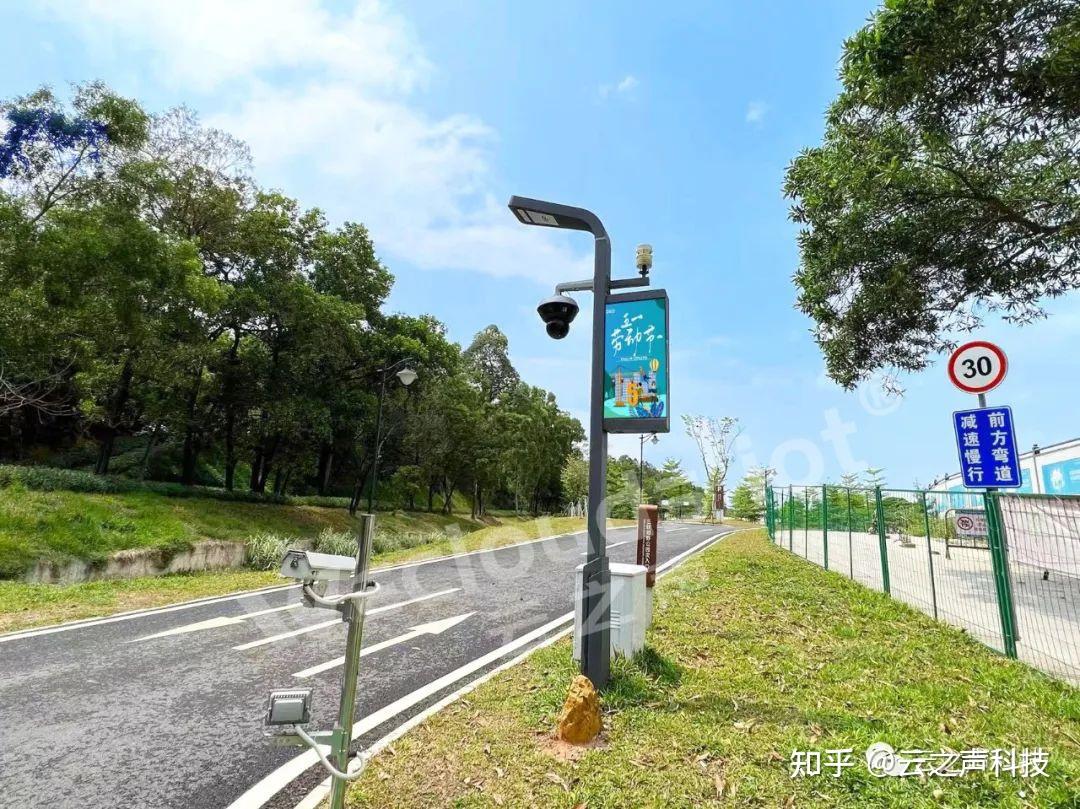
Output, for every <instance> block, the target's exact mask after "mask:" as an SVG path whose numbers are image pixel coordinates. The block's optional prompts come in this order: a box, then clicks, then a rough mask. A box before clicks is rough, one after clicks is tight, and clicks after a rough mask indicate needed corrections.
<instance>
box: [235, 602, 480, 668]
mask: <svg viewBox="0 0 1080 809" xmlns="http://www.w3.org/2000/svg"><path fill="white" fill-rule="evenodd" d="M460 589H461V588H460V587H451V588H450V589H449V590H440V591H439V592H437V593H429V594H428V595H425V596H418V597H416V598H410V599H409V600H408V601H399V602H397V603H396V604H386V605H384V606H382V607H376V608H375V609H369V610H368V611H367V612H366V613H365V614H366V615H377V614H378V613H380V612H387V611H388V610H396V609H400V608H401V607H407V606H409V605H410V604H417V603H419V602H421V601H427V600H428V599H430V598H438V597H439V596H445V595H449V594H450V593H456V592H457V591H458V590H460ZM341 623H343V622H342V620H341V619H340V618H334V619H333V620H332V621H323V622H322V623H319V624H312V625H311V626H305V627H302V628H300V629H294V630H293V631H292V632H282V633H281V634H279V635H271V636H270V637H268V638H259V639H258V640H253V641H250V642H249V643H241V644H240V645H239V646H234V647H233V649H235V650H236V651H238V652H243V651H246V650H248V649H254V648H255V647H256V646H265V645H266V644H268V643H276V642H277V641H279V640H285V639H286V638H295V637H296V636H297V635H303V634H305V633H307V632H317V631H318V630H320V629H326V628H327V627H330V626H337V625H338V624H341Z"/></svg>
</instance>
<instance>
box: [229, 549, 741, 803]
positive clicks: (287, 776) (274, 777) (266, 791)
mask: <svg viewBox="0 0 1080 809" xmlns="http://www.w3.org/2000/svg"><path fill="white" fill-rule="evenodd" d="M732 533H734V532H732ZM721 536H726V534H716V535H715V536H712V537H709V539H706V540H705V541H704V542H701V543H699V544H698V545H696V546H695V547H694V548H691V549H690V550H689V551H686V552H684V553H681V554H679V556H677V557H675V558H674V559H670V560H668V561H667V562H665V563H664V564H663V565H661V566H660V567H659V568H657V570H658V571H661V570H663V571H667V570H669V569H670V568H671V566H672V565H674V564H677V563H678V562H679V561H680V560H681V559H683V558H685V557H686V556H687V555H688V554H690V553H693V552H694V551H695V550H697V549H699V548H701V547H703V546H705V545H708V544H709V543H710V542H712V541H713V540H715V539H718V538H719V537H721ZM573 617H574V613H573V612H568V613H566V614H565V615H562V616H560V617H558V618H556V619H554V620H553V621H549V622H548V623H546V624H544V625H543V626H541V627H538V628H536V629H534V630H532V631H531V632H528V633H526V634H524V635H522V636H521V637H520V638H517V639H515V640H512V641H510V642H509V643H507V644H505V645H504V646H501V647H499V648H498V649H494V650H493V651H491V652H488V653H487V654H485V655H483V656H481V657H478V658H477V659H476V660H473V661H471V662H469V663H466V664H465V665H464V666H461V667H460V668H458V669H455V670H454V671H452V672H450V673H449V674H446V675H443V676H442V677H440V678H439V679H437V680H433V681H432V682H430V683H428V684H427V685H425V686H422V687H420V688H419V689H417V690H416V691H414V692H412V693H411V694H406V695H405V696H403V697H400V698H399V699H397V700H395V701H394V702H391V703H390V704H389V705H385V706H383V707H382V708H380V709H379V710H377V711H375V712H374V713H373V714H371V715H370V716H368V717H366V718H364V719H362V720H360V721H359V722H357V723H356V724H354V725H353V730H352V738H354V739H355V738H357V737H358V736H362V735H363V734H365V733H367V732H369V731H371V730H374V729H375V728H377V727H379V725H382V724H384V723H386V722H389V721H390V720H391V719H393V718H394V717H396V716H398V715H399V714H401V713H403V712H404V711H407V710H408V709H409V708H411V707H412V706H413V705H416V704H417V703H420V702H423V701H424V700H426V699H427V698H428V697H430V696H431V695H433V694H436V693H438V692H439V691H441V690H442V689H444V688H446V687H447V686H449V685H452V684H453V683H456V682H458V681H459V680H462V679H464V678H465V677H467V676H469V675H470V674H472V673H473V672H474V671H477V670H479V669H482V668H484V667H485V666H487V665H489V664H490V663H493V662H494V661H496V660H498V659H499V658H500V657H503V656H505V655H506V654H508V653H510V652H512V651H516V650H517V649H520V648H521V647H522V646H525V645H527V644H529V643H531V642H532V641H534V640H536V639H537V638H542V637H543V636H544V635H546V634H547V633H548V632H551V631H553V630H555V629H559V628H560V627H562V625H563V624H565V623H569V622H570V621H571V620H573ZM522 657H524V655H523V656H522ZM515 662H516V661H515ZM395 738H396V737H395ZM318 763H319V757H318V756H317V755H316V754H315V752H314V751H311V750H308V751H306V752H304V753H301V754H300V755H298V756H296V757H295V758H293V759H291V760H290V761H287V762H286V763H285V764H282V765H281V766H280V767H278V768H277V769H276V770H274V771H273V772H272V773H270V774H269V775H267V776H266V777H265V778H263V779H262V780H260V781H259V782H258V783H256V784H255V785H253V786H252V787H251V788H250V789H248V790H247V792H245V793H244V794H243V795H241V796H240V797H239V798H237V799H236V800H235V801H233V802H232V803H231V804H229V806H228V807H227V809H261V807H263V806H265V805H266V803H267V802H268V801H269V800H270V799H271V798H273V797H274V796H275V795H277V794H278V793H279V792H280V791H281V790H282V789H284V788H285V787H286V786H288V785H289V783H290V782H291V781H292V780H293V779H294V778H296V777H297V776H299V775H301V774H302V773H304V772H305V771H306V770H308V769H309V768H310V767H312V766H314V765H316V764H318Z"/></svg>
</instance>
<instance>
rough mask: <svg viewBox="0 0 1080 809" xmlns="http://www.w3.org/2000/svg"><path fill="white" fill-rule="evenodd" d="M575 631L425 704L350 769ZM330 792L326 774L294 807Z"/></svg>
mask: <svg viewBox="0 0 1080 809" xmlns="http://www.w3.org/2000/svg"><path fill="white" fill-rule="evenodd" d="M573 631H574V627H572V626H568V627H566V629H563V630H560V631H559V632H556V633H555V634H554V635H552V636H551V637H548V638H545V639H544V640H543V641H541V642H540V643H538V644H536V645H535V646H531V647H529V648H528V649H527V650H526V651H524V652H522V653H521V654H519V655H518V656H517V657H514V658H511V659H510V660H507V661H506V662H505V663H502V664H500V665H498V666H496V667H495V668H493V669H492V670H491V671H489V672H487V673H486V674H483V675H481V676H479V677H477V678H476V679H475V680H472V681H471V682H468V683H466V684H465V685H463V686H462V687H461V688H459V689H458V690H457V691H454V692H453V693H451V694H447V695H446V696H445V697H443V698H442V699H440V700H439V701H438V702H436V703H434V704H432V705H430V706H429V707H427V708H425V709H424V710H422V711H420V713H418V714H416V715H415V716H411V717H409V719H407V720H406V721H404V722H402V723H401V724H400V725H398V726H397V727H396V728H394V729H393V730H392V731H390V732H389V733H387V734H386V735H385V736H383V737H382V738H379V739H376V740H375V741H374V742H373V743H372V744H371V745H370V746H369V747H368V748H367V749H366V750H364V751H363V752H361V753H360V754H359V755H357V756H356V757H354V758H352V759H351V760H350V761H349V767H348V772H350V773H354V772H356V771H357V770H358V769H360V767H362V766H363V765H364V764H365V763H367V762H368V761H369V760H370V759H371V758H372V757H374V756H375V755H376V754H378V753H379V752H380V751H382V750H384V749H385V748H386V747H388V746H390V745H391V744H393V743H394V742H396V741H397V740H398V739H400V738H401V737H402V736H404V735H405V734H406V733H408V732H409V731H410V730H412V729H413V728H414V727H416V726H417V725H419V724H420V723H421V722H423V721H424V720H425V719H428V718H430V717H432V716H434V715H435V714H437V713H438V712H439V711H441V710H442V709H443V708H445V707H446V706H447V705H449V704H451V703H452V702H456V701H457V700H459V699H461V698H462V697H463V696H465V695H466V694H468V693H469V692H470V691H473V690H475V689H476V688H478V687H479V686H481V685H483V684H484V683H486V682H487V681H488V680H490V679H491V678H492V677H494V676H495V675H496V674H500V673H502V672H504V671H506V670H507V669H509V668H513V667H514V666H516V665H517V664H518V663H520V662H521V661H523V660H524V659H525V658H527V657H528V656H529V655H531V654H533V653H534V652H538V651H539V650H541V649H543V648H544V647H545V646H550V645H551V644H553V643H555V641H557V640H561V639H562V638H565V637H566V636H567V635H569V634H570V633H571V632H573ZM329 794H330V779H329V778H327V779H326V780H325V781H323V782H322V783H321V784H319V785H318V786H317V787H315V789H313V790H312V791H311V792H309V793H308V795H307V797H305V798H304V799H303V800H302V801H300V803H298V804H296V807H295V809H318V806H319V804H321V803H322V802H323V800H325V799H326V797H327V796H328V795H329Z"/></svg>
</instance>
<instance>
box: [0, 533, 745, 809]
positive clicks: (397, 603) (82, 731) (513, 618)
mask: <svg viewBox="0 0 1080 809" xmlns="http://www.w3.org/2000/svg"><path fill="white" fill-rule="evenodd" d="M729 530H731V529H726V528H718V527H716V526H701V525H692V524H689V523H681V524H680V523H667V524H664V525H662V526H661V535H660V538H659V563H660V564H661V565H663V564H664V563H665V562H670V561H671V560H673V559H675V558H676V557H679V556H680V555H681V554H684V553H686V552H687V551H690V550H692V549H694V548H695V547H696V546H698V545H701V544H702V543H704V542H705V541H706V540H708V539H709V538H710V537H713V536H715V535H717V534H718V533H723V532H726V531H729ZM634 538H635V529H634V528H621V529H620V528H613V529H609V531H608V548H609V556H610V558H611V560H612V561H613V562H633V561H634V552H635V543H634ZM584 543H585V537H584V534H583V533H578V534H569V535H564V536H561V537H556V538H552V539H547V540H541V541H537V542H531V543H524V544H521V545H516V546H511V547H507V548H501V549H497V550H491V551H482V552H478V553H473V554H468V555H463V556H458V557H456V558H447V559H441V560H431V561H427V562H420V563H414V564H409V565H403V566H399V567H393V568H384V569H380V570H376V571H375V572H374V574H373V578H374V579H375V580H376V581H378V582H379V584H380V585H381V588H382V589H381V591H380V593H379V594H377V595H376V596H375V597H374V598H373V599H372V600H371V602H370V604H369V607H368V618H367V621H366V623H365V631H364V655H365V656H364V658H363V660H362V662H361V674H360V686H359V706H358V709H357V718H358V720H360V721H359V722H358V725H357V726H356V727H355V728H354V738H355V740H356V741H355V742H354V744H356V745H358V746H360V747H365V746H366V745H367V744H370V743H371V741H372V740H374V739H377V738H379V737H381V736H383V735H385V734H386V733H388V732H390V731H392V730H393V729H394V728H395V727H397V726H399V725H401V724H402V723H403V722H405V721H407V720H408V719H409V718H410V717H411V716H414V715H415V714H417V713H419V712H420V711H422V710H423V709H424V708H425V707H427V706H429V705H431V704H432V703H433V702H436V701H437V700H439V699H440V698H441V697H443V696H445V695H447V694H449V693H452V692H453V691H455V690H456V689H458V688H460V687H462V686H463V685H465V684H467V683H468V682H470V681H472V680H474V679H476V678H477V677H479V676H481V675H482V674H484V673H485V672H487V671H490V670H491V669H492V668H493V667H496V666H498V665H499V664H500V663H504V662H505V661H507V660H509V659H512V658H513V657H515V656H517V655H519V654H521V653H522V652H523V651H525V650H527V649H528V648H530V647H531V646H533V645H535V644H537V643H540V642H542V641H543V640H544V639H545V638H546V637H550V636H551V634H553V633H555V632H558V631H560V630H561V629H562V628H564V627H565V626H566V625H567V624H566V622H565V620H561V619H564V617H565V616H566V614H567V613H568V612H569V611H570V610H571V609H572V603H571V602H572V594H573V585H574V582H573V578H574V576H573V570H574V567H575V566H576V565H578V564H580V563H582V562H583V561H584V559H585V557H584V550H585V544H584ZM331 592H333V590H332V591H331ZM336 616H337V614H336V613H335V612H333V611H330V610H323V609H309V608H305V607H303V606H300V595H299V591H298V589H297V588H295V587H289V588H279V589H275V590H269V591H259V592H257V593H251V594H245V595H240V596H233V597H226V598H223V599H207V600H204V601H201V602H197V603H192V604H188V605H181V606H178V607H172V608H165V609H162V610H148V611H145V612H140V613H133V614H131V615H128V616H122V617H120V618H113V619H103V620H98V621H86V622H81V623H78V624H69V625H62V626H60V627H52V628H48V629H44V630H31V631H28V632H23V633H15V634H12V635H5V636H0V806H3V807H12V808H14V807H20V809H21V808H22V807H39V806H40V807H45V806H48V807H56V808H57V809H59V808H60V807H80V809H87V808H88V807H109V808H110V809H122V808H123V807H132V809H135V808H136V807H138V809H143V807H154V808H155V809H165V808H166V807H185V808H186V807H199V809H215V808H217V807H221V808H223V809H224V808H225V807H230V808H231V809H241V808H242V807H245V808H249V807H260V806H268V807H279V806H280V807H290V808H291V807H293V806H295V805H296V803H297V802H298V801H299V800H300V799H301V798H303V797H304V795H305V794H307V793H308V792H309V791H310V790H311V788H312V787H314V786H315V785H317V784H318V783H319V782H321V781H322V780H323V779H324V778H325V771H324V770H322V768H321V767H319V766H317V765H316V766H314V767H313V766H311V765H312V764H313V762H314V757H313V754H310V753H306V754H305V752H304V750H302V749H297V748H290V747H280V746H277V745H275V744H273V743H272V741H271V740H270V739H269V738H267V736H266V735H265V734H264V731H263V727H262V719H263V712H264V709H265V701H266V695H267V693H268V692H269V691H270V690H271V689H273V688H282V687H290V686H298V687H299V686H303V687H311V688H314V690H315V695H314V720H313V722H312V724H311V725H310V726H309V727H308V729H309V731H310V730H313V729H319V730H322V729H329V728H330V726H331V725H332V723H333V718H334V716H335V715H336V712H337V702H338V695H339V693H340V678H341V667H340V665H334V661H335V659H336V658H339V657H340V655H342V654H343V652H344V640H345V625H344V624H343V623H341V622H340V620H337V618H336ZM319 625H323V626H319Z"/></svg>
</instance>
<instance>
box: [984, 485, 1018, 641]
mask: <svg viewBox="0 0 1080 809" xmlns="http://www.w3.org/2000/svg"><path fill="white" fill-rule="evenodd" d="M998 496H999V495H998V494H997V492H992V491H987V492H986V494H985V495H984V498H985V501H986V524H987V529H988V531H989V536H988V537H987V539H988V540H989V542H990V560H991V563H992V564H993V567H994V589H995V590H996V591H997V602H998V613H999V614H1000V616H1001V637H1002V640H1003V641H1004V643H1005V654H1006V655H1008V656H1009V657H1012V658H1015V657H1016V608H1015V606H1014V604H1013V598H1012V588H1010V587H1009V584H1010V582H1009V562H1008V558H1007V557H1006V555H1005V532H1004V530H1003V528H1002V523H1001V504H1000V503H999V502H998Z"/></svg>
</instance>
